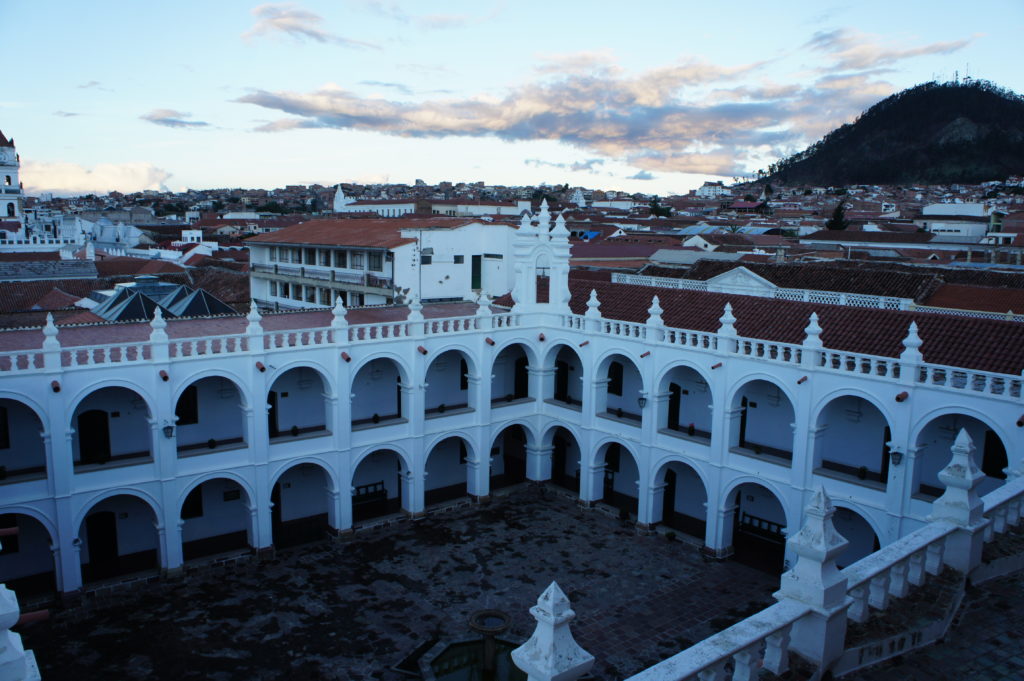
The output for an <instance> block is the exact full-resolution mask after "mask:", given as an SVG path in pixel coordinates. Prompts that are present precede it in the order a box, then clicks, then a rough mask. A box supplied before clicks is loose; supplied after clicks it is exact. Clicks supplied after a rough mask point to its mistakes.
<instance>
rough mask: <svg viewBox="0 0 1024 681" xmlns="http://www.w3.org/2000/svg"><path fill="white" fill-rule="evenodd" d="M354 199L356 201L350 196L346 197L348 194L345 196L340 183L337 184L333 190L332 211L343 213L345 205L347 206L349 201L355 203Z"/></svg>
mask: <svg viewBox="0 0 1024 681" xmlns="http://www.w3.org/2000/svg"><path fill="white" fill-rule="evenodd" d="M355 201H356V200H355V199H353V198H351V197H348V196H345V192H344V190H342V188H341V185H340V184H339V185H337V189H336V191H335V192H334V212H335V213H344V212H345V206H347V205H348V204H350V203H355Z"/></svg>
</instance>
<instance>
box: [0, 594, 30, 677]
mask: <svg viewBox="0 0 1024 681" xmlns="http://www.w3.org/2000/svg"><path fill="white" fill-rule="evenodd" d="M19 614H20V610H19V608H18V599H17V597H16V596H15V595H14V592H13V591H11V590H10V589H8V588H7V587H6V586H4V585H3V584H0V678H2V679H18V680H19V681H38V680H39V668H38V667H37V666H36V659H35V655H33V654H32V651H30V650H25V647H24V646H23V645H22V643H21V635H19V634H16V633H14V632H13V631H11V627H13V626H14V625H15V624H16V623H17V621H18V617H19Z"/></svg>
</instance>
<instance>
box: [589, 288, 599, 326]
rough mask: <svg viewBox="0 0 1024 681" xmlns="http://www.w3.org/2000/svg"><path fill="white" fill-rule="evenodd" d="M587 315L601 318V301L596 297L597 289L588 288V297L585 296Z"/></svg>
mask: <svg viewBox="0 0 1024 681" xmlns="http://www.w3.org/2000/svg"><path fill="white" fill-rule="evenodd" d="M586 316H587V317H594V318H596V319H600V318H601V301H600V300H598V299H597V291H596V290H595V289H590V297H589V298H587V313H586Z"/></svg>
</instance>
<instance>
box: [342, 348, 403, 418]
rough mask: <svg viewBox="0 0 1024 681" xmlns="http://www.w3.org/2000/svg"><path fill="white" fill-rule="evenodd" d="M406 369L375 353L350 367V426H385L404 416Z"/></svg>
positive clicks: (391, 358) (394, 360)
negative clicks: (351, 369) (355, 365)
mask: <svg viewBox="0 0 1024 681" xmlns="http://www.w3.org/2000/svg"><path fill="white" fill-rule="evenodd" d="M408 385H410V380H409V372H408V370H407V368H406V367H405V366H404V365H403V364H402V363H401V362H400V361H398V360H397V359H395V358H394V357H392V356H390V355H386V354H384V355H375V356H374V357H373V358H370V359H367V360H366V361H365V362H362V363H361V364H360V365H359V366H358V367H355V368H354V369H353V373H352V383H351V395H352V398H351V399H352V428H353V429H359V428H364V427H372V426H375V425H387V424H389V423H395V422H397V421H399V420H400V419H403V418H406V417H407V415H408V411H409V406H408V399H407V397H406V391H405V390H404V386H408Z"/></svg>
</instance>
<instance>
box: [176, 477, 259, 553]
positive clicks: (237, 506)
mask: <svg viewBox="0 0 1024 681" xmlns="http://www.w3.org/2000/svg"><path fill="white" fill-rule="evenodd" d="M200 487H201V489H202V491H201V492H200V493H201V494H202V495H203V515H201V516H199V517H197V518H189V519H187V520H185V521H184V524H182V526H181V540H182V541H183V542H188V541H193V540H195V539H206V538H207V537H218V536H220V535H222V534H230V533H232V532H240V531H242V530H245V529H247V528H248V526H249V509H248V508H246V495H245V490H243V489H241V487H240V486H239V484H238V483H237V482H235V481H234V480H228V479H226V478H215V479H213V480H207V481H206V482H204V483H203V484H202V485H200ZM233 490H238V491H240V492H241V495H240V496H239V498H238V499H234V500H232V501H224V493H225V492H230V491H233ZM178 513H179V516H180V513H181V509H178Z"/></svg>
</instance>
